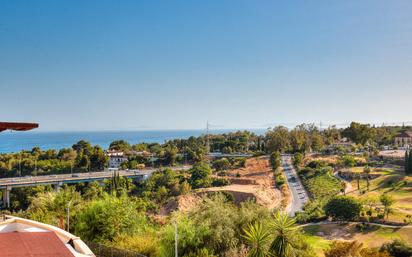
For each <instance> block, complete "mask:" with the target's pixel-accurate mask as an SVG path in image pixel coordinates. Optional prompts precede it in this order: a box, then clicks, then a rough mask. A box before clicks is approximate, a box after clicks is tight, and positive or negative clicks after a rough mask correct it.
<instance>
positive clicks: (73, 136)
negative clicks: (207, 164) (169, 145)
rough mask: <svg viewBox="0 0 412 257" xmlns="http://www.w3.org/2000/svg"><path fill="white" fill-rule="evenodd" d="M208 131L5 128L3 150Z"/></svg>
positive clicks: (148, 139)
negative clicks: (74, 130) (17, 129)
mask: <svg viewBox="0 0 412 257" xmlns="http://www.w3.org/2000/svg"><path fill="white" fill-rule="evenodd" d="M233 131H236V129H233V130H229V129H225V130H211V131H210V133H211V134H222V133H228V132H233ZM249 131H251V132H254V133H256V134H258V135H260V134H263V133H264V132H265V130H263V129H251V130H249ZM202 134H205V130H144V131H97V132H35V131H26V132H18V131H13V132H10V131H4V132H2V133H0V153H11V152H19V151H21V150H31V149H32V148H33V147H35V146H38V147H40V148H41V149H43V150H45V149H61V148H66V147H71V146H72V145H73V144H75V143H76V142H78V141H79V140H82V139H83V140H86V141H89V142H90V143H91V144H93V145H100V146H101V147H103V148H104V149H107V148H108V147H109V144H110V143H111V142H112V141H114V140H119V139H123V140H126V141H128V142H129V143H131V144H136V143H141V142H147V143H164V142H165V141H167V140H171V139H177V138H182V139H185V138H189V137H191V136H200V135H202Z"/></svg>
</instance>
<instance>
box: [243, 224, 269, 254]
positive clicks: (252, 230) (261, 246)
mask: <svg viewBox="0 0 412 257" xmlns="http://www.w3.org/2000/svg"><path fill="white" fill-rule="evenodd" d="M243 231H244V233H245V234H244V235H243V237H244V238H245V239H246V240H247V241H248V243H249V245H250V247H251V249H250V251H249V254H248V257H265V256H268V254H269V253H268V247H267V246H268V244H269V241H270V238H271V234H270V233H269V231H268V230H267V229H265V228H264V227H263V226H262V224H261V223H254V224H253V225H252V224H249V226H248V227H247V229H244V230H243Z"/></svg>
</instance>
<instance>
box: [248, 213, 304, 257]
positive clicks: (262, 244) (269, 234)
mask: <svg viewBox="0 0 412 257" xmlns="http://www.w3.org/2000/svg"><path fill="white" fill-rule="evenodd" d="M244 233H245V235H243V237H244V238H245V239H246V240H247V241H248V242H249V245H250V246H251V249H250V251H249V254H248V257H268V256H270V257H297V256H302V255H301V253H302V252H303V251H304V247H305V245H304V244H302V241H299V236H300V233H299V230H298V227H297V226H296V221H295V219H293V218H291V217H289V216H288V215H287V214H286V213H281V212H279V211H278V212H277V213H276V214H275V215H274V220H273V222H272V223H271V224H270V225H269V229H265V228H263V227H262V224H260V223H255V224H253V225H250V226H249V227H248V228H247V229H246V230H244ZM272 238H273V241H272V242H270V240H271V239H272ZM269 243H270V245H269Z"/></svg>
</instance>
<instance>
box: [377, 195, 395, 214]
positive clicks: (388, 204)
mask: <svg viewBox="0 0 412 257" xmlns="http://www.w3.org/2000/svg"><path fill="white" fill-rule="evenodd" d="M379 200H380V201H381V204H382V205H383V212H384V213H383V214H384V215H386V218H388V217H389V214H390V213H391V212H392V205H393V204H394V203H395V199H394V198H393V197H392V196H391V195H388V194H382V195H381V197H380V199H379Z"/></svg>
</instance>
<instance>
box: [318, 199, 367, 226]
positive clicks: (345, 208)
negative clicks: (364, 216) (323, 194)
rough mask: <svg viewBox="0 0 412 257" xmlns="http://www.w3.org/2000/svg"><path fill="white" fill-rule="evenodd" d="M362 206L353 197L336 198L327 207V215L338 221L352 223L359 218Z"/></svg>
mask: <svg viewBox="0 0 412 257" xmlns="http://www.w3.org/2000/svg"><path fill="white" fill-rule="evenodd" d="M361 208H362V205H361V204H360V203H359V202H358V201H357V200H356V199H355V198H353V197H350V196H336V197H334V198H332V199H331V200H329V201H328V203H327V204H326V205H325V214H326V215H327V216H329V217H332V218H333V219H336V220H345V221H352V220H355V219H357V218H358V217H359V213H360V211H361Z"/></svg>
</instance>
